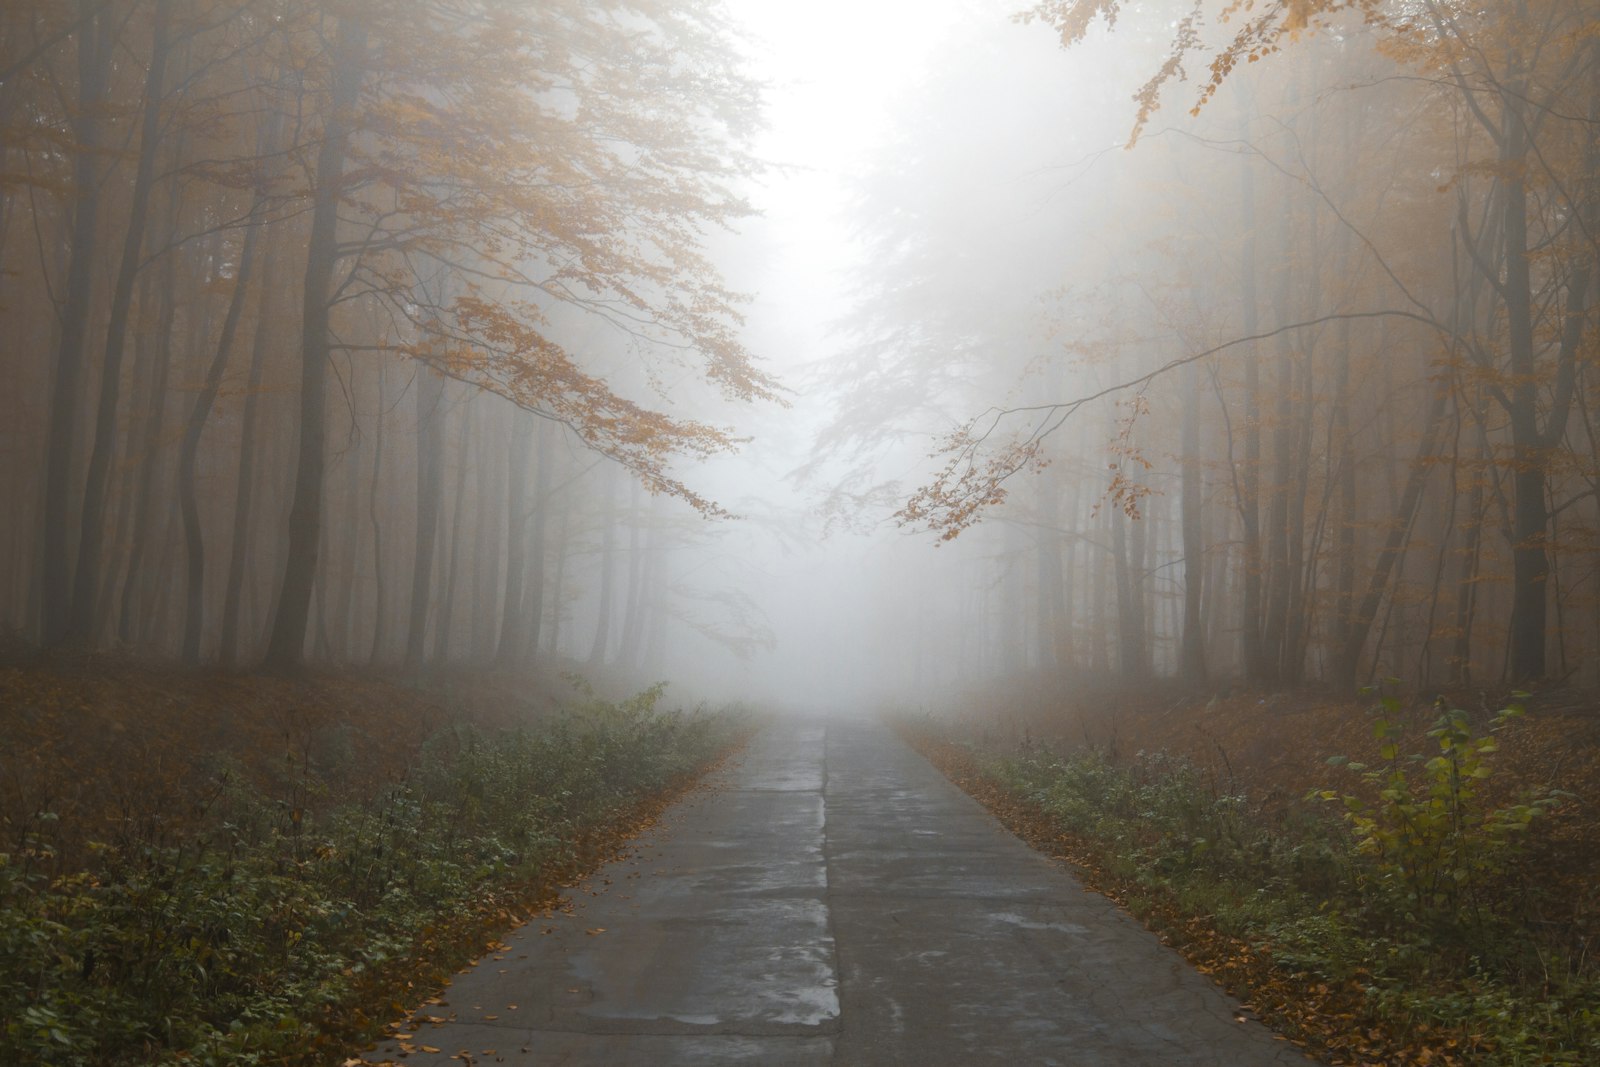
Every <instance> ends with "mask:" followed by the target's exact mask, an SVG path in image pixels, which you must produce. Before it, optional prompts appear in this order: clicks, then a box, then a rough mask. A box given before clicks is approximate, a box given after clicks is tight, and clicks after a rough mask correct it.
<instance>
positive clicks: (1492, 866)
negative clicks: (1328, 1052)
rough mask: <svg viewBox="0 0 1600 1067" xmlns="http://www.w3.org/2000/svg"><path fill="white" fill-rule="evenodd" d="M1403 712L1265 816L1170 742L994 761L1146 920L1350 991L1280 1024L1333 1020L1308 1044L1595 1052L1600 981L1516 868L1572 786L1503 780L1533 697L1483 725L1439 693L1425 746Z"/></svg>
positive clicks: (1471, 1054) (1325, 988)
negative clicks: (1516, 724) (1367, 751)
mask: <svg viewBox="0 0 1600 1067" xmlns="http://www.w3.org/2000/svg"><path fill="white" fill-rule="evenodd" d="M1396 711H1397V706H1396V705H1394V704H1393V703H1392V702H1389V701H1385V702H1384V703H1383V704H1381V705H1380V706H1379V708H1378V709H1377V712H1376V714H1375V718H1374V725H1373V732H1374V736H1375V737H1376V738H1377V739H1378V741H1379V742H1380V752H1381V761H1380V762H1379V763H1378V764H1376V765H1371V766H1368V765H1364V764H1360V763H1350V762H1349V761H1348V760H1345V759H1343V758H1340V757H1335V758H1334V759H1331V760H1330V761H1329V764H1330V766H1329V776H1330V783H1329V784H1327V785H1326V786H1325V787H1319V788H1316V789H1313V790H1312V791H1311V792H1309V793H1308V794H1307V795H1306V797H1305V798H1304V799H1303V800H1302V801H1300V802H1298V803H1290V804H1288V805H1277V806H1275V807H1274V808H1273V809H1272V810H1270V811H1269V810H1266V809H1263V808H1261V807H1259V806H1256V805H1254V804H1252V802H1251V801H1250V800H1249V798H1248V797H1247V796H1246V795H1244V794H1243V793H1242V792H1240V791H1235V790H1234V789H1233V788H1232V787H1231V786H1229V785H1227V784H1224V783H1219V781H1218V780H1217V779H1216V778H1215V777H1214V776H1212V775H1208V774H1207V773H1205V772H1203V771H1201V770H1200V769H1199V768H1197V767H1195V766H1194V765H1193V764H1190V763H1187V762H1185V761H1182V760H1178V759H1174V758H1172V757H1168V756H1165V755H1162V754H1159V753H1155V754H1150V753H1144V754H1140V755H1139V756H1138V757H1137V758H1136V759H1135V760H1133V761H1132V762H1131V763H1118V762H1115V761H1113V760H1112V759H1110V758H1109V757H1108V756H1107V755H1106V754H1104V753H1102V752H1100V751H1098V750H1092V749H1091V750H1080V751H1077V752H1074V753H1072V754H1070V755H1056V754H1052V753H1050V752H1047V751H1043V750H1040V749H1032V750H1028V751H1026V752H1024V754H1022V755H1020V756H1015V757H1008V758H996V759H991V760H988V761H987V762H985V763H984V764H983V765H982V767H983V772H984V773H985V774H986V775H987V776H989V777H990V778H991V779H992V780H993V781H994V782H995V783H996V784H998V785H999V786H1000V787H1001V788H1002V789H1004V790H1005V791H1006V792H1008V793H1010V794H1011V795H1013V796H1016V797H1018V798H1020V799H1022V800H1023V801H1025V802H1027V803H1028V804H1030V805H1032V806H1033V807H1034V808H1036V809H1037V810H1038V811H1040V812H1041V813H1043V814H1045V815H1046V816H1047V817H1048V818H1049V819H1050V820H1051V821H1052V822H1053V824H1054V826H1055V827H1056V828H1057V830H1058V831H1059V832H1060V833H1062V834H1064V835H1065V836H1066V837H1067V838H1068V839H1070V840H1071V841H1073V842H1074V843H1075V844H1076V845H1077V846H1078V853H1079V855H1078V858H1079V859H1080V860H1081V861H1082V862H1084V863H1085V864H1086V865H1088V866H1089V867H1091V868H1094V869H1095V870H1096V872H1097V873H1098V874H1099V875H1100V876H1101V877H1102V878H1103V880H1104V881H1105V882H1107V883H1109V884H1110V885H1112V886H1114V887H1117V889H1118V890H1119V891H1120V895H1121V896H1122V898H1123V900H1124V903H1126V904H1127V905H1128V906H1129V907H1130V909H1131V910H1133V911H1135V912H1136V913H1138V914H1140V916H1141V917H1142V918H1147V919H1150V918H1154V919H1155V920H1156V924H1157V925H1158V926H1162V925H1163V924H1165V925H1167V926H1168V927H1169V928H1172V929H1187V930H1189V931H1190V932H1192V930H1193V928H1194V926H1195V924H1196V923H1203V924H1205V925H1208V926H1210V927H1211V928H1212V929H1214V930H1215V931H1216V932H1217V933H1218V934H1220V935H1222V937H1223V938H1225V939H1228V940H1229V941H1231V942H1233V943H1235V944H1237V945H1240V946H1244V948H1242V949H1240V950H1239V951H1241V952H1244V953H1252V954H1255V953H1259V954H1260V956H1261V957H1262V958H1264V959H1266V960H1268V961H1269V963H1268V964H1267V965H1268V966H1269V967H1271V968H1273V969H1275V970H1277V971H1278V972H1280V973H1281V972H1288V973H1289V974H1290V975H1292V977H1293V979H1294V981H1296V982H1298V983H1299V984H1300V985H1301V986H1302V987H1310V988H1312V989H1314V990H1315V991H1317V992H1318V993H1321V994H1328V993H1329V990H1330V988H1332V989H1335V990H1340V989H1342V990H1349V991H1350V992H1351V996H1348V997H1345V998H1344V999H1343V1000H1342V1001H1339V1005H1340V1007H1339V1011H1340V1013H1341V1014H1340V1015H1339V1016H1338V1017H1337V1018H1333V1019H1329V1018H1323V1019H1320V1020H1310V1019H1301V1020H1296V1019H1293V1018H1288V1019H1281V1018H1280V1019H1279V1022H1280V1023H1286V1024H1287V1025H1288V1026H1289V1028H1290V1030H1291V1031H1295V1030H1299V1031H1300V1032H1301V1033H1303V1034H1306V1035H1309V1036H1312V1037H1313V1038H1316V1037H1317V1036H1318V1034H1317V1032H1318V1031H1320V1032H1321V1037H1323V1038H1326V1037H1327V1036H1328V1035H1329V1034H1330V1032H1331V1033H1333V1034H1334V1040H1333V1041H1331V1042H1330V1041H1327V1040H1316V1041H1314V1043H1317V1044H1320V1045H1322V1046H1323V1047H1324V1048H1325V1049H1327V1048H1329V1047H1330V1046H1336V1047H1339V1048H1342V1050H1343V1051H1344V1052H1345V1053H1346V1054H1350V1055H1351V1056H1352V1058H1353V1059H1355V1060H1356V1061H1360V1062H1370V1061H1371V1059H1373V1058H1375V1059H1377V1060H1378V1061H1380V1062H1400V1060H1399V1059H1397V1058H1390V1056H1397V1055H1398V1051H1397V1050H1399V1049H1402V1048H1405V1049H1409V1050H1410V1051H1409V1052H1408V1053H1407V1055H1406V1058H1405V1061H1404V1062H1420V1063H1474V1064H1486V1065H1496V1067H1500V1065H1522V1064H1574V1065H1576V1064H1592V1063H1600V974H1597V971H1596V967H1595V965H1594V963H1593V961H1590V960H1588V959H1587V958H1586V956H1585V955H1584V953H1583V952H1582V946H1581V945H1570V944H1567V943H1564V941H1563V938H1562V935H1561V931H1560V930H1559V928H1558V925H1557V924H1547V923H1544V922H1543V921H1542V919H1541V915H1542V914H1543V911H1544V908H1543V905H1544V904H1545V900H1544V898H1543V896H1542V889H1541V886H1540V885H1539V884H1538V883H1537V882H1536V881H1535V880H1531V879H1529V878H1526V877H1523V873H1524V872H1523V871H1522V870H1521V866H1522V860H1523V858H1524V857H1525V855H1526V854H1527V841H1528V838H1529V837H1530V835H1531V834H1532V832H1533V831H1535V830H1537V828H1538V826H1539V824H1540V823H1542V822H1548V821H1549V817H1550V814H1551V812H1552V810H1553V809H1555V808H1557V807H1559V805H1560V804H1561V803H1562V802H1563V801H1564V800H1565V799H1566V797H1565V795H1564V794H1561V793H1559V792H1556V791H1553V790H1549V789H1542V790H1522V791H1520V792H1518V791H1515V790H1514V789H1513V787H1511V786H1509V785H1508V784H1507V783H1504V782H1497V781H1495V779H1494V771H1493V765H1492V762H1491V756H1492V754H1493V752H1494V751H1495V750H1496V747H1497V745H1496V739H1495V734H1496V732H1497V731H1498V730H1500V729H1501V728H1502V727H1504V726H1505V725H1506V724H1507V723H1508V722H1509V721H1510V720H1511V719H1513V718H1514V717H1515V716H1517V715H1519V714H1520V709H1517V708H1510V709H1507V710H1505V711H1502V712H1501V713H1500V714H1499V715H1497V716H1495V717H1494V718H1493V719H1492V720H1491V721H1490V722H1489V723H1488V724H1487V727H1488V728H1487V730H1475V728H1474V726H1473V724H1472V721H1471V718H1470V717H1469V716H1468V715H1467V714H1465V713H1463V712H1461V711H1460V710H1458V709H1454V708H1450V707H1448V706H1446V705H1443V704H1440V705H1439V706H1438V709H1437V714H1438V717H1437V720H1436V721H1435V723H1434V725H1433V728H1432V729H1431V730H1429V731H1428V732H1427V740H1426V742H1425V744H1424V746H1423V749H1424V750H1422V751H1406V750H1405V748H1404V747H1403V746H1402V743H1401V731H1400V730H1399V729H1398V728H1397V727H1396V725H1395V722H1394V717H1395V712H1396ZM1197 917H1198V918H1197ZM1553 927H1554V928H1553ZM1330 1003H1332V1001H1330ZM1302 1024H1303V1025H1302ZM1419 1050H1420V1051H1419ZM1335 1062H1340V1060H1339V1059H1336V1060H1335Z"/></svg>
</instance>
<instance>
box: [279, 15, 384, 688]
mask: <svg viewBox="0 0 1600 1067" xmlns="http://www.w3.org/2000/svg"><path fill="white" fill-rule="evenodd" d="M366 50H367V33H366V28H365V26H363V25H362V23H361V22H360V20H359V19H358V18H357V17H356V16H355V15H353V14H350V13H346V14H343V15H341V16H340V18H339V28H338V35H337V38H336V40H335V42H334V47H333V96H332V99H331V100H330V101H329V104H328V116H327V121H326V122H325V123H324V125H323V131H322V146H321V148H319V149H318V151H317V173H316V188H315V192H314V194H313V199H312V211H311V236H310V242H309V247H308V250H307V254H306V274H305V289H304V298H303V313H302V314H303V317H302V320H301V327H300V329H301V365H300V450H299V455H298V456H297V457H296V460H295V482H294V499H293V501H292V503H291V504H290V505H289V531H288V532H289V558H288V561H287V564H286V566H285V567H284V574H283V583H282V587H281V590H280V592H279V595H278V606H277V613H276V616H275V618H274V619H273V624H272V636H271V638H270V639H269V641H268V644H267V655H266V665H267V666H268V667H270V668H272V669H274V670H293V669H295V668H297V667H298V666H299V665H300V663H301V660H302V657H303V656H304V654H305V643H306V626H307V623H308V622H309V620H310V611H311V587H312V583H313V582H314V580H315V578H316V574H317V555H318V546H319V544H320V542H321V533H322V479H323V473H324V471H323V466H324V455H323V453H324V450H325V447H326V440H325V434H326V427H325V426H324V425H323V422H324V418H325V413H326V410H327V395H326V382H327V376H328V355H329V351H330V347H331V343H332V339H331V337H330V335H329V332H328V327H329V313H330V311H331V310H332V307H331V303H330V302H331V300H332V299H333V271H334V267H335V266H336V265H337V262H338V229H339V200H340V192H341V189H342V187H343V185H344V161H345V151H346V148H347V144H348V141H349V138H350V121H351V114H350V113H351V111H352V109H353V108H354V107H355V105H356V102H357V99H358V98H359V96H360V93H361V82H362V74H363V69H362V68H363V66H364V64H365V62H366Z"/></svg>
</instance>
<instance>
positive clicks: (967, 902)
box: [367, 718, 1308, 1067]
mask: <svg viewBox="0 0 1600 1067" xmlns="http://www.w3.org/2000/svg"><path fill="white" fill-rule="evenodd" d="M575 897H576V900H577V906H576V908H575V909H574V910H573V912H572V914H570V915H558V916H556V917H555V918H552V919H548V920H543V921H535V922H533V923H530V924H529V925H528V926H526V927H523V928H522V929H520V930H518V931H517V932H516V933H515V934H514V935H512V936H510V937H508V938H507V947H506V948H505V949H504V950H502V951H499V952H496V953H494V954H493V955H491V956H489V957H486V958H485V959H484V960H482V961H480V962H479V964H478V965H477V966H476V967H475V968H474V969H473V970H471V971H470V973H468V974H465V975H463V976H461V977H459V978H458V979H457V980H456V981H455V983H454V985H452V986H451V988H450V989H449V990H448V991H447V992H446V994H445V998H444V1000H445V1003H443V1004H439V1005H433V1006H430V1007H428V1008H427V1009H426V1012H427V1013H428V1014H430V1015H432V1016H434V1017H435V1018H436V1019H438V1020H440V1021H439V1022H437V1023H434V1022H429V1023H426V1024H425V1025H423V1026H422V1027H421V1029H420V1030H418V1031H417V1032H416V1033H415V1034H414V1035H412V1039H411V1046H412V1049H413V1051H409V1052H406V1050H405V1049H404V1048H403V1047H402V1046H400V1045H398V1044H396V1043H394V1042H390V1043H387V1044H385V1045H383V1046H381V1047H379V1048H378V1049H377V1050H376V1051H375V1052H373V1053H370V1054H369V1055H368V1057H367V1058H368V1059H369V1060H373V1061H381V1060H384V1059H388V1058H393V1059H396V1060H399V1061H400V1062H403V1063H407V1064H439V1065H441V1067H442V1065H445V1064H452V1063H454V1064H461V1063H470V1064H492V1063H508V1064H538V1065H541V1067H542V1065H553V1064H573V1065H584V1067H587V1065H595V1067H634V1065H637V1067H670V1065H676V1064H683V1065H696V1067H700V1065H716V1064H750V1065H758V1067H785V1065H795V1067H800V1065H807V1067H809V1065H821V1064H847V1065H860V1067H877V1065H886V1067H889V1065H898V1064H908V1065H916V1067H935V1065H943V1064H950V1065H966V1064H987V1063H1004V1064H1011V1065H1016V1067H1023V1065H1034V1064H1064V1065H1072V1067H1102V1065H1103V1067H1144V1065H1148V1067H1176V1065H1191V1064H1192V1065H1200V1064H1206V1065H1218V1067H1223V1065H1226V1067H1265V1065H1269V1064H1270V1065H1287V1064H1306V1063H1307V1062H1308V1061H1307V1060H1305V1059H1304V1058H1303V1057H1302V1056H1301V1055H1300V1054H1299V1053H1298V1052H1297V1051H1296V1050H1295V1049H1294V1048H1293V1047H1292V1046H1290V1045H1289V1044H1287V1043H1286V1042H1283V1041H1281V1040H1278V1039H1276V1038H1274V1037H1273V1036H1272V1035H1271V1034H1270V1033H1269V1032H1268V1031H1267V1030H1266V1029H1265V1028H1263V1027H1261V1026H1260V1025H1259V1024H1257V1023H1254V1022H1247V1021H1238V1020H1237V1012H1236V1008H1237V1005H1236V1004H1235V1003H1234V1002H1233V1001H1231V1000H1229V999H1228V998H1227V997H1226V996H1225V995H1224V994H1223V993H1221V992H1220V991H1219V990H1217V989H1216V988H1215V987H1214V986H1212V985H1211V984H1210V983H1209V982H1208V981H1206V980H1205V979H1204V978H1203V977H1201V976H1200V975H1199V974H1197V973H1195V972H1194V971H1193V970H1192V969H1191V968H1190V967H1189V966H1188V965H1186V964H1185V963H1184V961H1183V960H1182V959H1181V958H1180V957H1179V956H1178V955H1177V954H1176V953H1174V952H1172V951H1171V950H1169V949H1167V948H1164V947H1163V946H1162V945H1161V944H1160V943H1159V942H1157V940H1156V939H1155V938H1154V937H1153V936H1152V935H1151V934H1150V933H1148V932H1147V931H1145V930H1144V929H1143V928H1142V927H1140V926H1139V925H1138V924H1137V923H1135V922H1134V921H1132V920H1131V919H1129V918H1127V917H1126V916H1125V915H1123V914H1122V913H1121V912H1119V911H1118V910H1117V909H1116V908H1115V907H1114V906H1113V905H1112V904H1110V903H1109V902H1108V901H1106V900H1105V899H1104V898H1103V897H1100V896H1098V895H1095V894H1092V893H1089V892H1086V891H1085V890H1083V889H1082V888H1081V887H1080V886H1079V885H1078V884H1077V882H1075V881H1074V880H1073V878H1072V877H1071V876H1070V875H1069V874H1068V873H1067V872H1066V871H1065V870H1064V869H1062V868H1061V867H1060V866H1058V865H1056V864H1055V863H1052V862H1051V861H1050V860H1048V859H1046V858H1045V857H1043V856H1040V855H1039V854H1038V853H1036V852H1034V851H1033V850H1032V849H1030V848H1029V847H1028V846H1027V845H1025V844H1023V843H1022V842H1021V841H1019V840H1017V839H1016V838H1015V837H1013V836H1012V835H1011V834H1010V833H1008V832H1007V831H1006V830H1005V829H1004V828H1002V827H1001V826H1000V825H999V824H998V823H997V822H995V820H994V819H993V818H992V817H990V815H989V814H988V813H987V812H985V811H984V810H983V809H982V808H981V807H980V806H979V805H978V804H977V803H975V802H974V801H973V800H972V799H971V798H969V797H967V796H966V795H965V794H964V793H962V792H961V791H960V790H959V789H957V788H956V787H955V786H953V785H951V784H950V783H949V782H948V781H946V780H945V779H944V777H943V776H942V775H940V773H939V772H938V771H937V770H935V769H934V768H933V767H931V766H930V765H929V764H928V763H927V762H926V761H924V760H923V759H922V758H921V757H920V756H918V755H917V754H916V753H914V752H913V751H911V750H910V749H909V748H907V747H906V746H905V745H904V744H903V743H902V742H901V741H900V740H899V739H898V738H896V737H895V736H894V735H893V734H892V733H891V732H890V731H889V730H888V729H887V728H886V727H885V726H883V725H882V724H881V723H878V722H874V721H859V720H851V719H844V718H837V719H830V720H826V721H813V722H786V723H779V724H777V725H774V726H772V727H770V728H768V729H767V730H765V731H764V732H763V733H762V734H760V735H759V736H758V737H757V738H756V740H755V741H754V742H753V743H752V745H751V747H750V748H749V749H748V750H747V751H746V753H745V754H744V755H743V756H742V757H741V758H740V759H738V760H737V761H735V762H734V763H733V764H731V765H730V766H728V767H727V768H725V769H724V770H723V771H722V772H720V774H719V775H718V777H717V778H716V779H715V781H714V787H713V788H712V789H711V790H709V791H704V792H700V793H696V794H695V795H694V796H692V797H691V798H690V799H688V800H687V801H685V802H684V803H682V804H680V805H678V806H677V807H676V808H674V809H673V810H672V811H670V812H669V813H668V815H667V816H666V818H665V819H664V820H663V822H662V824H661V826H660V827H659V828H657V829H656V830H654V831H652V832H651V833H650V834H649V835H647V836H646V837H645V838H643V839H642V840H641V841H640V843H639V847H638V849H637V850H636V852H635V853H634V855H632V856H631V857H629V858H627V859H624V860H620V861H618V862H616V863H614V864H612V865H610V866H609V867H607V868H605V869H604V870H602V871H600V872H598V873H597V874H596V875H595V876H594V877H593V878H592V879H591V880H590V882H589V883H588V884H587V885H586V886H585V887H583V888H582V889H581V890H579V891H576V893H575ZM424 1049H438V1050H439V1051H437V1052H432V1051H424ZM402 1052H406V1054H405V1055H404V1056H402V1055H401V1053H402ZM463 1053H464V1054H465V1055H462V1054H463Z"/></svg>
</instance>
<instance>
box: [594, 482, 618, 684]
mask: <svg viewBox="0 0 1600 1067" xmlns="http://www.w3.org/2000/svg"><path fill="white" fill-rule="evenodd" d="M615 481H616V477H615V475H614V474H612V472H611V471H609V470H608V471H606V474H605V483H606V484H605V496H604V505H605V510H604V511H603V512H602V513H601V515H600V521H601V523H602V524H603V528H602V532H601V535H600V600H599V607H600V610H599V614H598V615H597V616H596V618H595V624H594V641H593V642H591V643H590V645H589V665H590V666H593V667H598V666H599V665H600V664H602V663H604V662H605V656H606V646H607V645H608V644H609V643H610V638H611V601H612V599H613V597H612V589H611V587H612V583H613V581H614V573H615V571H616V567H615V566H614V565H613V564H614V562H615V560H614V558H613V557H615V556H616V554H617V523H616V515H615V514H614V508H613V507H612V502H613V501H614V500H615V498H616V494H615V491H614V488H613V487H614V483H615Z"/></svg>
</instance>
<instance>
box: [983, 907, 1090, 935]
mask: <svg viewBox="0 0 1600 1067" xmlns="http://www.w3.org/2000/svg"><path fill="white" fill-rule="evenodd" d="M988 918H989V919H991V920H993V921H994V922H1001V923H1005V924H1006V925H1007V926H1015V927H1017V928H1018V929H1019V930H1056V931H1058V932H1060V933H1063V934H1086V933H1088V932H1089V928H1088V927H1087V926H1084V925H1082V924H1081V923H1069V922H1053V923H1052V922H1040V921H1039V920H1038V919H1030V918H1028V917H1027V916H1026V915H1018V914H1017V913H1016V912H1014V911H992V912H990V913H989V915H988Z"/></svg>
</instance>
